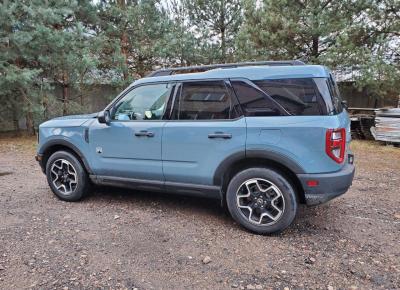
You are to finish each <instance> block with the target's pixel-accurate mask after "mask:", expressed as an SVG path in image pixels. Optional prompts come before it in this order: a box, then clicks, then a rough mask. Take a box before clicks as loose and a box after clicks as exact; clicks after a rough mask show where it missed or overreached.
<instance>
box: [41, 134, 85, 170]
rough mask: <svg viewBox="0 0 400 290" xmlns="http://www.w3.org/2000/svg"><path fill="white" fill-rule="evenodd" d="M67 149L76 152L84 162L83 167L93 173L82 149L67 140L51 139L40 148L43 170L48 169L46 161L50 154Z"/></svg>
mask: <svg viewBox="0 0 400 290" xmlns="http://www.w3.org/2000/svg"><path fill="white" fill-rule="evenodd" d="M60 150H65V151H68V152H70V153H72V154H74V155H75V156H76V157H77V158H78V160H79V161H80V162H81V163H82V165H83V167H84V168H85V169H86V171H87V172H88V173H89V174H93V172H92V170H91V169H90V166H89V163H88V161H87V159H86V158H85V156H84V155H83V153H82V151H81V150H79V149H78V148H77V147H76V146H75V145H74V144H72V143H71V142H69V141H66V140H50V141H48V142H46V143H45V144H43V145H42V147H41V148H40V150H39V152H38V153H39V154H40V155H41V156H42V160H41V164H40V165H41V167H42V170H43V172H45V171H46V163H47V160H48V159H49V158H50V156H51V155H52V154H53V153H54V152H57V151H60Z"/></svg>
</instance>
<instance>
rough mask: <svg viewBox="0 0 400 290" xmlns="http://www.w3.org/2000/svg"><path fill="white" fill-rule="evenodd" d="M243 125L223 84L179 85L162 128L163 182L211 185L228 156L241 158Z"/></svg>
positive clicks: (198, 83)
mask: <svg viewBox="0 0 400 290" xmlns="http://www.w3.org/2000/svg"><path fill="white" fill-rule="evenodd" d="M245 143H246V122H245V119H244V118H243V117H242V115H241V111H240V108H239V105H238V102H237V100H236V97H235V96H234V95H233V94H232V91H231V89H230V86H229V83H227V82H226V81H224V80H212V81H188V82H183V83H181V84H180V86H179V89H178V91H177V94H176V96H175V99H174V101H173V107H172V112H171V117H170V121H168V122H167V123H166V125H165V127H164V132H163V137H162V160H163V171H164V176H165V180H166V182H178V183H191V184H203V185H212V184H213V176H214V173H215V171H216V169H217V167H218V165H219V164H220V163H221V162H222V161H223V160H224V159H225V158H227V157H228V156H229V155H232V154H243V156H244V155H245Z"/></svg>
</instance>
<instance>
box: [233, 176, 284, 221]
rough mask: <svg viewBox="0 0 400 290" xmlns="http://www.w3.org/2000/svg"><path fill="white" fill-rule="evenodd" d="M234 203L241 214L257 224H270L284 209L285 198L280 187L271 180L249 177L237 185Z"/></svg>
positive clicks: (276, 219)
mask: <svg viewBox="0 0 400 290" xmlns="http://www.w3.org/2000/svg"><path fill="white" fill-rule="evenodd" d="M236 204H237V206H238V208H239V210H240V213H241V215H242V216H244V217H245V218H246V219H248V220H249V221H250V222H251V223H253V224H257V225H272V224H274V223H276V222H277V221H278V220H279V218H280V217H281V216H282V214H283V212H284V211H285V200H284V197H283V195H282V192H281V191H280V189H279V188H278V187H277V186H276V185H275V184H274V183H272V182H271V181H268V180H265V179H261V178H253V179H249V180H247V181H245V182H243V183H242V184H241V185H240V186H239V189H238V190H237V192H236Z"/></svg>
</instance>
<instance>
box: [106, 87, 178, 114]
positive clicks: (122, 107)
mask: <svg viewBox="0 0 400 290" xmlns="http://www.w3.org/2000/svg"><path fill="white" fill-rule="evenodd" d="M172 87H173V86H172V85H170V84H154V85H145V86H140V87H137V88H134V89H132V90H131V91H129V92H128V93H127V94H126V95H125V96H124V97H123V98H122V99H121V100H120V101H119V102H118V103H117V104H116V106H115V109H114V112H115V113H114V114H113V119H114V120H120V121H127V120H159V119H162V117H163V114H164V111H165V101H166V99H167V97H168V96H169V95H170V94H171V91H172Z"/></svg>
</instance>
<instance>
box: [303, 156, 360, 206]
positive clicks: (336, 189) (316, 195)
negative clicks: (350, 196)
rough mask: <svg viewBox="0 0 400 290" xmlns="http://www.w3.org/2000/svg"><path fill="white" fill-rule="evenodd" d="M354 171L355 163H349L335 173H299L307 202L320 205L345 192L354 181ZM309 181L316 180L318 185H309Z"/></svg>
mask: <svg viewBox="0 0 400 290" xmlns="http://www.w3.org/2000/svg"><path fill="white" fill-rule="evenodd" d="M354 172H355V168H354V164H352V163H347V164H346V165H345V166H344V167H343V168H342V169H341V170H340V171H337V172H333V173H323V174H298V175H297V176H298V178H299V180H300V182H301V185H302V186H303V189H304V196H305V200H306V204H307V205H318V204H321V203H325V202H327V201H329V200H331V199H333V198H335V197H338V196H339V195H342V194H344V193H345V192H346V191H347V190H348V189H349V187H350V186H351V184H352V182H353V178H354ZM309 181H316V183H317V184H318V185H316V186H309V185H308V182H309Z"/></svg>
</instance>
